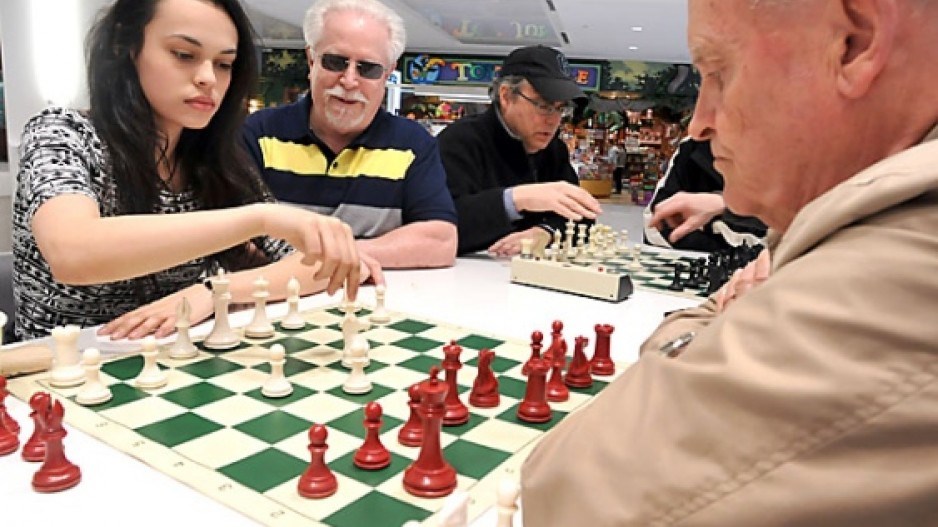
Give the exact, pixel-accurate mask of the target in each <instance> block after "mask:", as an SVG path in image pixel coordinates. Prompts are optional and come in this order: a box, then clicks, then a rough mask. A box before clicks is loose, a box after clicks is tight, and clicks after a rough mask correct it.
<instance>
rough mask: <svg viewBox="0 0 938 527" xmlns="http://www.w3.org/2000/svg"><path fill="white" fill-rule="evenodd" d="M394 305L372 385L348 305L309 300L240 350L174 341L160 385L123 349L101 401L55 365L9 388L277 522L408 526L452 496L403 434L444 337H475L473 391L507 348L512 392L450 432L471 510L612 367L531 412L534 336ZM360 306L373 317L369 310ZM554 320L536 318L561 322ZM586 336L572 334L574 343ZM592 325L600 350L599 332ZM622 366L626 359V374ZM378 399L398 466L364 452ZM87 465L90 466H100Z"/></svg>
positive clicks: (379, 343)
mask: <svg viewBox="0 0 938 527" xmlns="http://www.w3.org/2000/svg"><path fill="white" fill-rule="evenodd" d="M390 314H391V320H390V322H388V323H386V324H381V325H373V326H372V327H371V328H370V329H368V330H366V331H365V332H364V335H365V337H366V338H367V340H368V342H369V344H370V347H371V349H370V352H369V357H370V360H371V362H370V365H369V366H368V367H367V368H366V372H367V373H368V375H369V379H370V380H371V382H372V383H373V385H374V388H373V390H372V392H370V393H368V394H364V395H349V394H346V393H345V392H343V391H342V389H341V385H342V383H343V382H344V381H345V379H346V378H347V375H348V370H346V369H345V368H343V367H342V366H341V365H340V364H339V359H340V358H341V357H340V355H341V354H340V351H341V349H342V347H343V341H342V333H341V328H340V323H341V321H342V317H343V316H344V313H342V312H341V311H340V310H338V309H336V308H327V309H316V310H311V311H307V312H304V313H303V317H304V319H305V320H306V325H305V327H303V328H301V329H298V330H292V331H291V330H284V329H283V328H281V327H280V325H279V324H275V326H276V328H277V332H276V334H275V335H274V336H273V337H270V338H266V339H242V341H241V343H240V344H239V345H238V346H237V347H236V348H234V349H232V350H229V351H223V352H218V351H210V350H207V349H205V348H204V347H202V346H201V345H199V348H200V350H199V354H198V356H197V357H195V358H193V359H188V360H173V359H169V358H168V357H167V355H166V352H165V349H163V350H161V352H160V356H159V359H158V362H159V364H160V367H161V368H164V369H166V370H167V371H168V377H169V382H168V384H167V385H166V386H164V387H162V388H160V389H157V390H153V391H144V390H140V389H138V388H136V387H135V386H134V384H133V379H134V378H135V376H136V375H137V374H138V373H139V371H140V369H141V367H142V364H143V360H142V358H141V357H140V356H138V355H133V356H126V357H121V358H117V359H114V360H111V361H109V362H107V363H105V364H104V365H103V366H102V368H101V377H102V379H103V380H104V382H105V383H106V384H107V385H108V386H109V387H110V389H111V391H112V393H113V398H112V399H111V400H110V401H108V402H107V403H104V404H101V405H98V406H92V407H83V406H80V405H78V404H76V403H75V402H74V396H75V394H76V393H77V391H78V388H69V389H57V388H54V387H52V386H50V385H49V383H48V374H38V375H33V376H29V377H21V378H17V379H13V380H11V381H10V383H9V389H10V391H11V392H12V393H13V394H14V395H16V396H17V397H19V398H20V399H22V400H24V401H26V400H28V399H29V397H30V396H31V395H32V394H33V393H34V392H35V391H37V390H44V391H47V392H49V393H51V394H52V395H53V397H54V398H56V399H58V400H61V401H62V403H63V404H64V405H65V407H66V413H65V422H66V423H67V424H69V425H70V426H73V427H75V428H78V429H80V430H82V431H84V432H86V433H88V434H89V435H91V436H94V437H95V438H97V439H99V440H101V441H103V442H104V443H106V444H108V445H111V446H112V447H114V448H116V449H118V450H120V451H122V452H126V453H127V454H129V455H131V456H133V457H135V458H137V459H139V460H140V461H142V462H144V463H146V464H148V465H149V466H151V467H153V468H154V469H155V470H159V471H161V472H163V473H165V474H167V475H169V476H171V477H173V478H175V479H177V480H179V481H180V482H182V483H184V484H186V485H189V486H191V487H193V488H195V489H197V490H198V491H200V492H202V493H204V494H205V495H206V496H209V497H211V498H213V499H215V500H217V501H219V502H221V503H224V504H226V505H227V506H229V507H231V508H233V509H235V510H238V511H240V512H242V513H243V514H245V515H247V516H248V517H251V518H253V519H254V520H257V521H259V522H262V523H264V524H268V525H306V526H309V525H314V526H320V525H326V526H330V527H352V526H355V527H360V526H364V525H382V526H391V527H396V526H399V525H401V524H403V523H404V522H406V521H408V520H418V521H425V520H427V519H432V518H433V515H434V514H436V513H437V512H438V511H439V509H440V508H441V507H442V505H443V503H444V499H442V498H439V499H426V498H417V497H414V496H412V495H410V494H408V493H407V492H406V491H404V489H403V485H402V477H403V472H404V469H405V468H407V467H408V466H409V465H410V463H411V462H412V461H413V460H414V459H416V457H417V455H418V453H419V448H414V447H405V446H402V445H400V444H399V443H398V442H397V432H398V430H399V428H400V426H401V425H402V424H403V423H404V422H405V421H406V420H407V418H408V415H409V411H410V410H409V407H408V405H407V401H408V396H407V393H406V389H407V387H409V386H410V385H412V384H413V383H415V382H418V381H421V380H424V379H426V377H427V372H428V371H429V369H430V367H431V366H434V365H438V364H440V362H441V360H442V358H443V352H442V346H443V345H445V344H446V343H448V342H450V341H452V340H455V341H456V342H457V343H459V344H460V345H461V346H462V348H463V353H462V357H461V360H462V361H463V363H464V365H463V367H462V369H461V370H460V371H459V377H458V384H459V386H460V391H461V393H462V394H463V401H464V402H467V400H468V391H469V388H470V387H471V385H472V382H473V380H474V378H475V375H476V370H475V364H476V357H477V355H478V351H479V350H481V349H484V348H489V349H492V350H494V351H495V352H496V355H497V356H496V359H495V360H494V361H493V364H492V366H493V370H494V371H495V374H496V376H497V378H498V380H499V391H500V394H501V404H500V405H499V406H498V407H496V408H490V409H480V408H474V407H471V406H470V408H469V409H470V412H471V414H470V419H469V422H468V423H466V424H464V425H461V426H457V427H444V428H443V434H442V445H443V452H444V456H445V457H446V459H447V460H448V461H449V462H450V464H452V465H453V467H454V468H455V469H456V471H457V472H458V488H460V489H463V490H465V491H467V492H468V493H469V496H470V505H469V517H470V521H472V519H475V518H476V517H478V516H479V515H480V514H481V513H482V512H484V511H485V510H486V509H488V508H489V507H491V506H492V505H493V504H494V502H495V498H496V488H497V486H498V482H499V481H500V479H501V478H502V477H514V478H517V477H518V470H519V467H520V465H521V463H522V462H523V460H524V459H525V457H526V456H527V455H528V453H529V452H530V451H531V449H532V448H533V447H534V445H535V444H536V443H537V441H538V440H539V439H540V437H541V436H542V435H543V434H544V432H546V431H547V430H549V429H550V428H552V427H553V426H555V425H556V424H557V423H558V422H560V420H562V419H563V418H564V416H566V415H568V414H569V413H570V412H573V411H575V410H576V409H577V408H579V407H581V406H583V405H584V404H586V403H587V402H588V401H590V400H591V398H592V397H593V396H595V395H596V394H597V393H599V392H600V391H601V390H602V389H603V388H604V387H605V386H606V385H607V384H608V382H609V381H610V380H611V378H596V380H595V381H594V384H593V386H592V387H590V388H588V389H581V390H578V389H571V396H570V399H569V400H568V401H566V402H563V403H551V406H552V408H553V418H552V420H551V421H550V422H548V423H544V424H530V423H525V422H522V421H520V420H518V418H517V417H516V415H515V412H516V410H517V406H518V404H519V402H520V401H521V399H522V398H523V395H524V391H525V382H526V378H525V377H524V376H523V375H521V366H522V364H523V362H524V361H525V360H527V358H528V357H529V356H530V347H529V345H528V343H526V342H521V341H515V340H509V339H504V338H500V337H496V336H492V335H488V334H486V333H485V332H484V331H477V330H474V329H469V328H463V327H459V326H455V325H451V324H445V323H440V322H435V321H430V320H426V319H422V318H417V317H410V316H407V315H406V314H403V313H395V312H391V313H390ZM358 315H359V316H361V317H363V318H364V319H365V320H367V315H368V311H367V310H362V311H360V312H359V313H358ZM550 322H551V321H549V320H545V321H544V324H543V327H538V328H530V329H531V330H532V331H533V330H540V331H542V332H544V333H545V334H549V331H550ZM598 322H606V321H598ZM575 336H576V335H566V336H565V337H566V339H567V340H568V342H569V343H570V344H571V346H570V348H571V349H572V339H573V337H575ZM585 336H586V337H588V338H589V339H590V345H591V347H590V350H591V349H592V345H593V344H594V340H595V335H585ZM548 339H549V337H548ZM274 344H281V345H283V346H284V348H285V350H286V352H287V362H286V365H285V373H286V376H287V378H288V380H289V381H290V382H291V384H292V385H293V387H294V391H293V393H292V395H290V396H289V397H286V398H283V399H269V398H266V397H264V396H263V395H262V394H261V385H262V384H263V382H264V380H265V379H266V378H267V374H268V372H269V371H270V366H269V364H268V357H269V348H270V347H271V346H273V345H274ZM546 344H547V342H545V345H546ZM612 345H613V346H615V336H614V335H613V339H612ZM590 353H591V352H590ZM622 369H623V366H622V365H619V366H618V367H617V375H618V374H619V373H621V371H622ZM369 401H377V402H379V403H380V404H381V405H382V407H383V410H384V417H383V419H384V423H383V426H382V428H381V430H382V434H381V440H382V442H383V443H384V445H385V446H386V447H387V448H388V449H389V450H390V451H391V454H392V461H391V465H390V467H388V468H386V469H383V470H379V471H374V472H371V471H365V470H362V469H359V468H357V467H356V466H355V465H354V464H353V462H352V457H353V455H354V453H355V450H356V449H357V448H358V447H359V446H361V444H362V442H363V439H364V436H365V429H364V427H363V426H362V421H363V420H364V415H363V411H362V407H363V406H364V404H365V403H367V402H369ZM467 404H468V403H467ZM313 423H322V424H325V425H326V426H327V428H328V433H329V436H328V440H327V442H328V444H329V450H328V452H327V454H326V460H327V462H328V464H329V466H330V468H331V469H332V471H333V472H334V473H335V474H336V476H337V478H338V480H339V490H338V492H337V493H336V494H335V495H333V496H331V497H329V498H325V499H316V500H311V499H306V498H302V497H300V496H299V495H298V493H297V490H296V485H297V480H298V478H299V476H300V475H301V474H302V472H303V471H304V470H305V469H306V467H307V466H308V464H309V458H310V456H309V452H308V450H307V447H308V437H307V431H308V429H309V427H310V425H311V424H313ZM30 426H31V425H29V424H27V428H29V427H30ZM68 443H69V442H68V438H66V439H65V450H66V454H67V455H68V456H69V457H70V459H72V460H73V461H74V462H75V463H77V464H79V465H81V464H82V456H81V452H74V451H71V450H69V444H68ZM82 470H83V471H84V472H85V473H86V474H87V473H89V472H93V471H94V466H93V465H86V466H82ZM141 492H145V489H142V490H141ZM154 500H158V497H154ZM162 505H165V506H171V504H161V506H162ZM428 524H432V522H428Z"/></svg>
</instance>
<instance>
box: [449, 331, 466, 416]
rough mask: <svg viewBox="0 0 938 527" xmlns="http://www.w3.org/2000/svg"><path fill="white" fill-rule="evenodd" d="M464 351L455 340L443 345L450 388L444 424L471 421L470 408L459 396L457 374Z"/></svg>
mask: <svg viewBox="0 0 938 527" xmlns="http://www.w3.org/2000/svg"><path fill="white" fill-rule="evenodd" d="M460 353H462V347H461V346H460V345H459V344H456V341H455V340H452V341H450V343H449V345H447V346H443V354H444V355H445V358H444V359H443V369H444V370H446V385H447V386H448V387H449V390H447V392H446V405H445V407H446V412H445V413H444V414H443V426H458V425H461V424H465V423H467V422H469V408H467V407H466V405H465V404H463V402H462V400H461V399H460V398H459V387H458V386H457V385H456V375H457V372H459V369H460V368H462V362H460V361H459V354H460Z"/></svg>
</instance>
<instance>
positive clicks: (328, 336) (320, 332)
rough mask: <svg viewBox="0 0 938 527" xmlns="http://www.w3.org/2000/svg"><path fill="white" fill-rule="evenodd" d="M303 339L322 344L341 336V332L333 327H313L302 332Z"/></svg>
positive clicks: (318, 344)
mask: <svg viewBox="0 0 938 527" xmlns="http://www.w3.org/2000/svg"><path fill="white" fill-rule="evenodd" d="M302 338H303V340H305V341H307V342H312V343H315V344H316V345H317V346H322V345H324V344H326V343H327V342H332V341H334V340H336V339H341V338H342V332H341V331H337V330H335V329H328V328H324V327H318V326H317V327H315V328H314V329H311V330H309V331H306V332H304V333H303V334H302Z"/></svg>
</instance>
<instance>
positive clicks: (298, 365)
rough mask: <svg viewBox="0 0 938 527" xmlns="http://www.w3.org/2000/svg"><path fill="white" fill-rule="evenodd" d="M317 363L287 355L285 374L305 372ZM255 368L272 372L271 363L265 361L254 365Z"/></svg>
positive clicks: (267, 372) (284, 366)
mask: <svg viewBox="0 0 938 527" xmlns="http://www.w3.org/2000/svg"><path fill="white" fill-rule="evenodd" d="M315 367H316V365H315V364H310V363H308V362H306V361H304V360H298V359H295V358H293V357H287V358H286V362H285V363H284V365H283V374H284V375H285V376H287V377H290V376H292V375H296V374H297V373H303V372H304V371H309V370H311V369H313V368H315ZM254 369H255V370H258V371H262V372H264V373H266V374H270V363H269V362H265V363H263V364H258V365H257V366H254Z"/></svg>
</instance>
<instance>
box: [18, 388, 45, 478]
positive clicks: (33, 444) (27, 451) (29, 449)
mask: <svg viewBox="0 0 938 527" xmlns="http://www.w3.org/2000/svg"><path fill="white" fill-rule="evenodd" d="M51 404H52V399H51V397H50V396H49V394H48V393H46V392H36V393H34V394H33V395H32V397H30V398H29V407H30V408H32V409H33V411H32V412H30V414H29V417H30V418H31V419H32V420H33V433H32V435H31V436H29V439H27V440H26V443H25V444H24V445H23V451H22V452H20V455H22V456H23V459H25V460H26V461H32V462H39V461H42V460H44V459H45V458H46V443H45V441H44V440H43V437H44V436H45V433H46V432H45V430H44V429H43V427H42V424H41V423H40V422H39V410H38V409H40V408H48V407H49V405H51Z"/></svg>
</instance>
